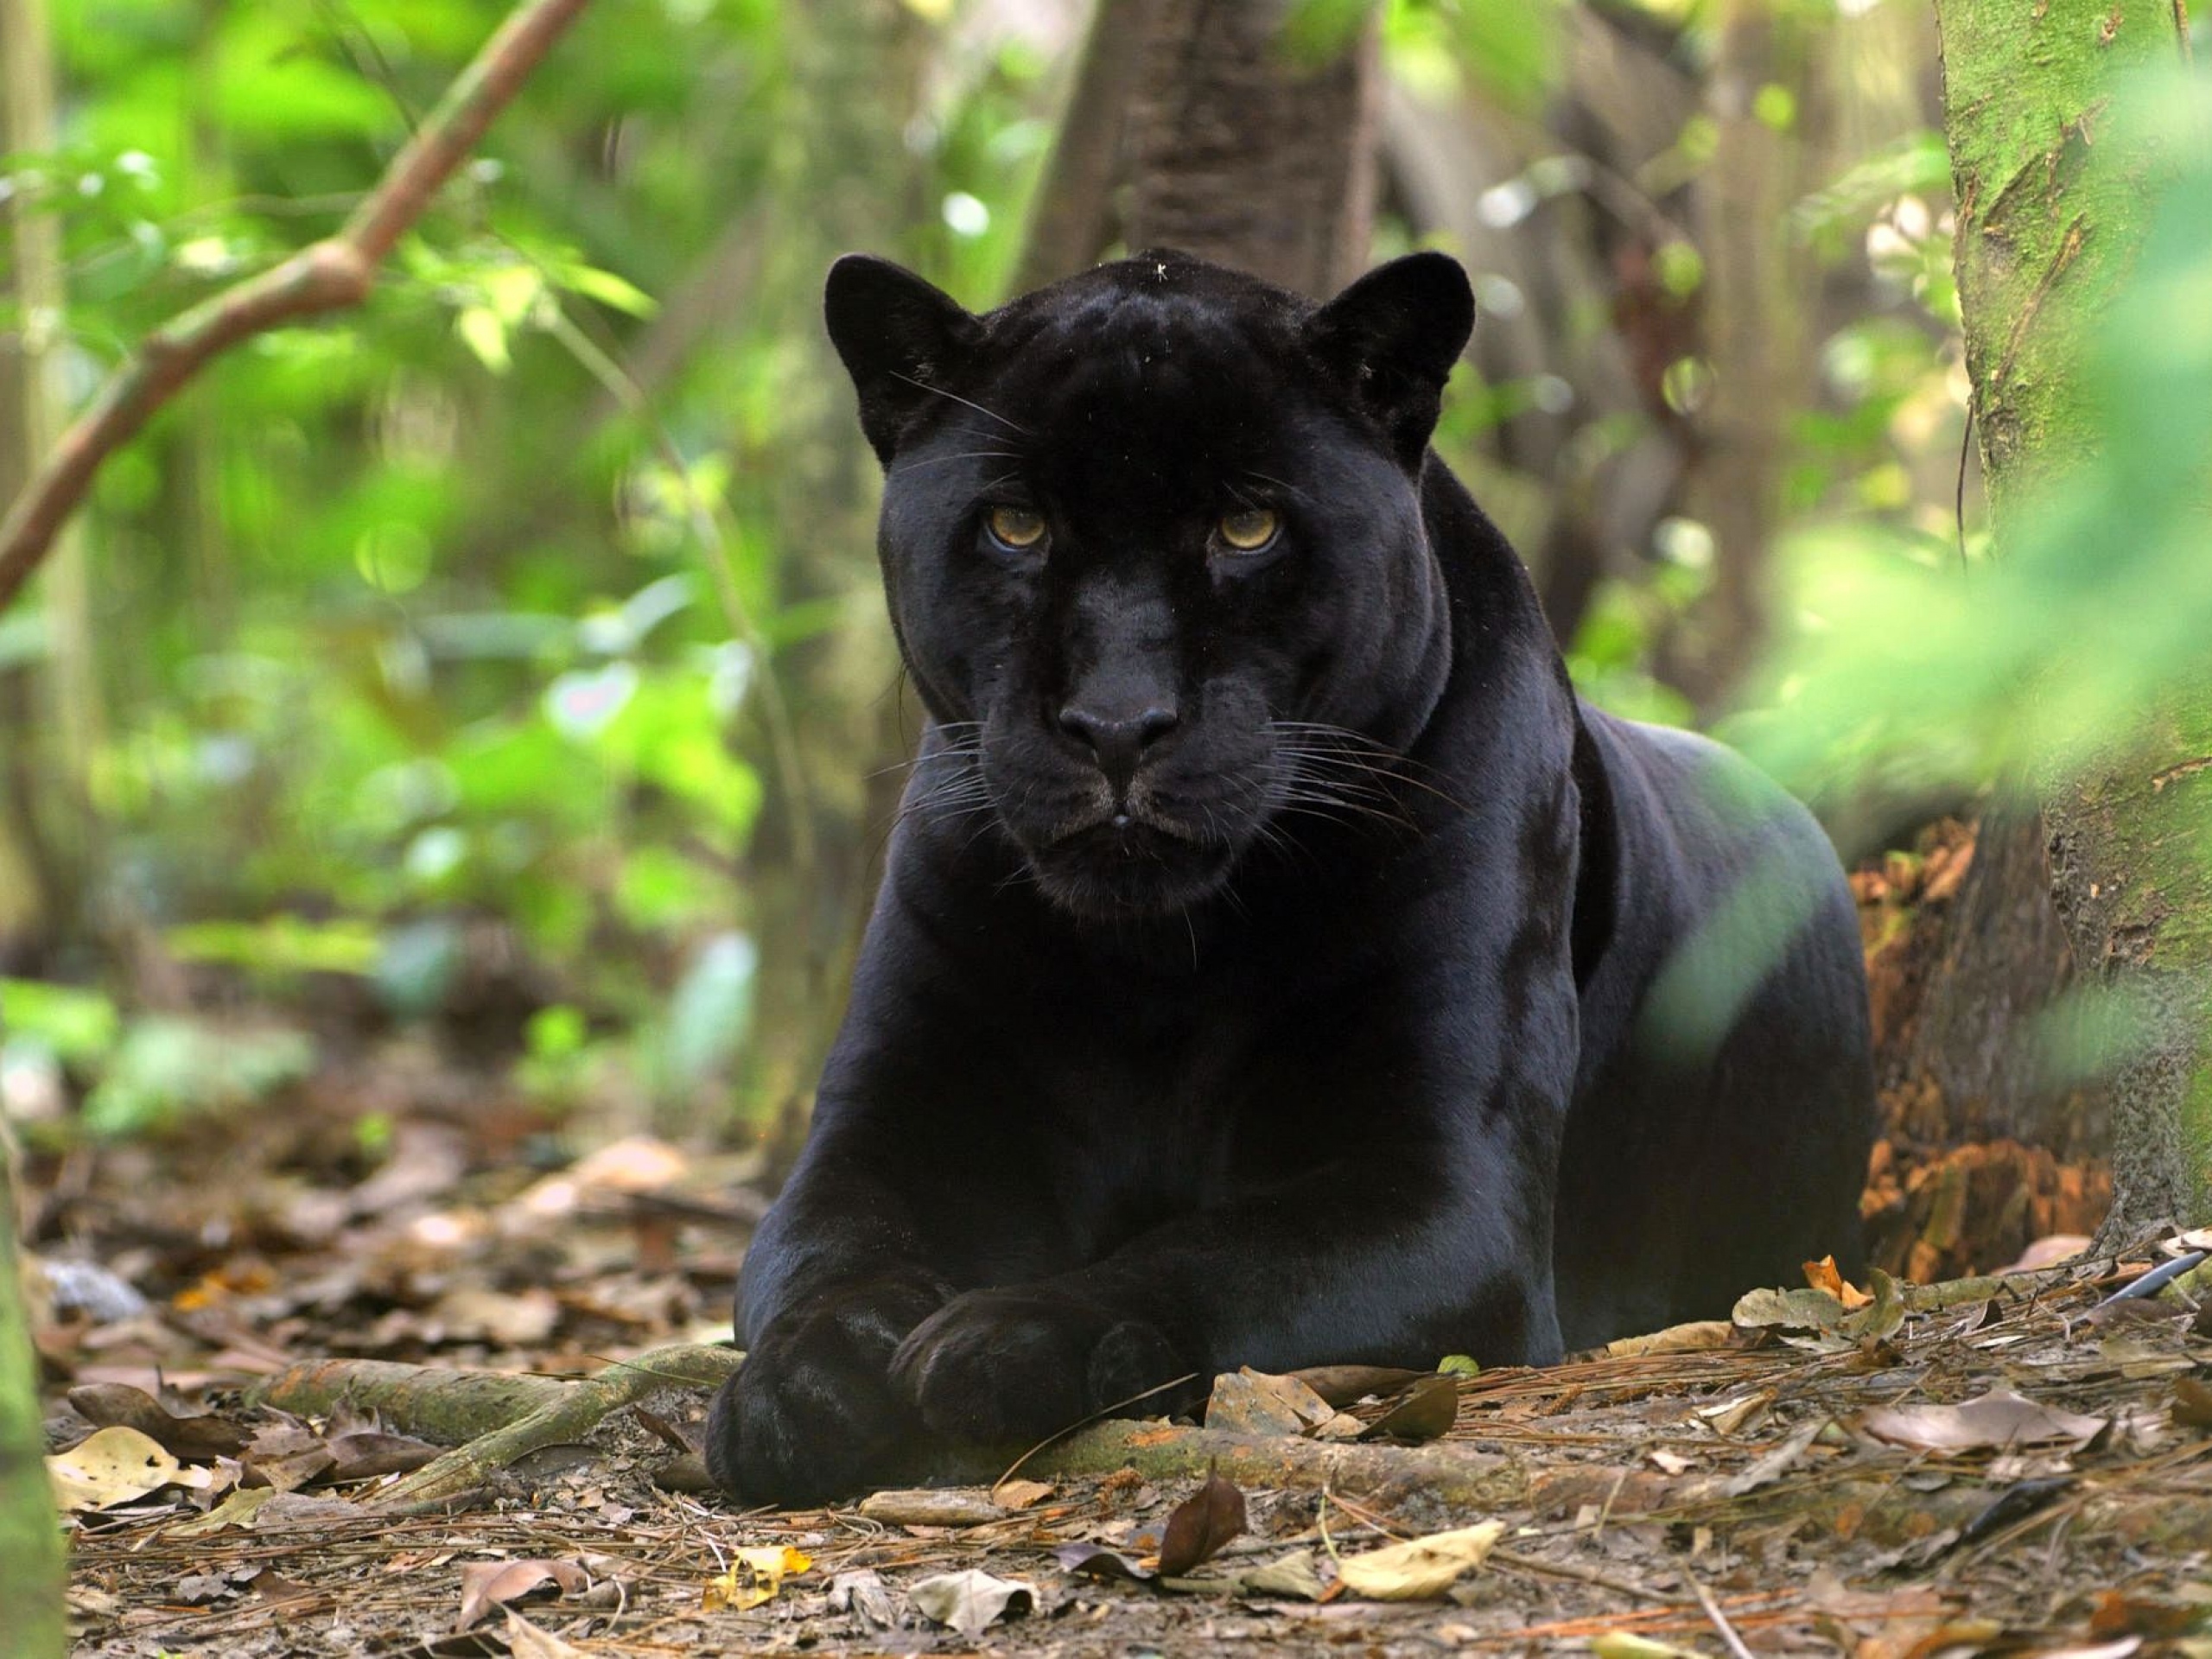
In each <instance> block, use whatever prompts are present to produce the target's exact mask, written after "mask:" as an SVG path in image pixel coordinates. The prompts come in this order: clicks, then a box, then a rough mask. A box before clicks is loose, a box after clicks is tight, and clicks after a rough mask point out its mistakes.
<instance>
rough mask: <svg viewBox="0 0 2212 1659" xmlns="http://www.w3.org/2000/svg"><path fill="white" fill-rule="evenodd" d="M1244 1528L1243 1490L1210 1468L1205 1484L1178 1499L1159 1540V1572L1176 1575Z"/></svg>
mask: <svg viewBox="0 0 2212 1659" xmlns="http://www.w3.org/2000/svg"><path fill="white" fill-rule="evenodd" d="M1243 1530H1244V1494H1243V1493H1242V1492H1240V1491H1237V1490H1236V1485H1235V1484H1234V1483H1233V1482H1230V1481H1226V1480H1224V1479H1223V1478H1221V1477H1220V1476H1219V1475H1217V1474H1214V1473H1212V1472H1211V1471H1208V1473H1207V1475H1206V1483H1205V1485H1203V1486H1201V1487H1199V1488H1198V1491H1195V1492H1193V1493H1192V1494H1191V1495H1190V1497H1186V1498H1185V1499H1184V1500H1183V1501H1182V1502H1181V1503H1178V1504H1177V1505H1176V1506H1175V1508H1174V1510H1173V1513H1171V1514H1170V1515H1169V1516H1168V1517H1167V1530H1166V1533H1165V1534H1163V1535H1161V1538H1160V1576H1161V1577H1163V1578H1169V1579H1179V1578H1181V1577H1182V1576H1183V1575H1184V1574H1185V1573H1188V1572H1189V1571H1190V1570H1191V1569H1192V1567H1196V1566H1197V1565H1198V1563H1199V1562H1200V1561H1204V1560H1211V1559H1212V1558H1213V1556H1214V1555H1215V1554H1217V1553H1218V1552H1219V1551H1220V1549H1221V1547H1222V1546H1223V1545H1224V1544H1226V1543H1227V1542H1228V1541H1230V1539H1232V1538H1234V1537H1235V1536H1236V1535H1237V1534H1238V1533H1240V1532H1242V1531H1243Z"/></svg>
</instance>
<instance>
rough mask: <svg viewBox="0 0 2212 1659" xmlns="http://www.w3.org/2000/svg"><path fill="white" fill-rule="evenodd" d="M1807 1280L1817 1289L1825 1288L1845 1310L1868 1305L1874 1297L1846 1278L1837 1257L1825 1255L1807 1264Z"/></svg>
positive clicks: (1848, 1310)
mask: <svg viewBox="0 0 2212 1659" xmlns="http://www.w3.org/2000/svg"><path fill="white" fill-rule="evenodd" d="M1805 1282H1806V1284H1808V1286H1810V1287H1812V1288H1813V1289H1815V1290H1824V1291H1826V1292H1827V1294H1829V1295H1831V1296H1833V1297H1834V1298H1835V1299H1836V1300H1837V1301H1839V1302H1840V1303H1842V1304H1843V1307H1844V1311H1845V1312H1846V1313H1849V1312H1850V1311H1851V1310H1853V1308H1860V1307H1864V1306H1866V1305H1867V1304H1868V1303H1869V1302H1871V1301H1872V1300H1874V1299H1873V1298H1872V1296H1869V1295H1868V1294H1866V1292H1865V1291H1863V1290H1861V1289H1859V1287H1857V1286H1856V1285H1854V1284H1852V1283H1851V1282H1850V1281H1848V1280H1847V1279H1845V1277H1844V1276H1843V1274H1841V1273H1840V1271H1838V1269H1837V1268H1836V1265H1835V1257H1834V1256H1832V1255H1824V1256H1822V1257H1821V1259H1820V1260H1819V1261H1817V1262H1807V1263H1806V1264H1805Z"/></svg>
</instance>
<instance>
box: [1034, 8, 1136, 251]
mask: <svg viewBox="0 0 2212 1659" xmlns="http://www.w3.org/2000/svg"><path fill="white" fill-rule="evenodd" d="M1153 10H1154V0H1097V5H1096V9H1095V10H1093V11H1092V13H1091V16H1090V29H1089V31H1088V32H1087V33H1086V34H1085V35H1084V41H1083V57H1082V60H1081V61H1080V62H1079V63H1078V64H1077V68H1076V75H1075V85H1074V86H1073V87H1072V88H1071V90H1070V92H1069V93H1068V103H1067V109H1066V111H1065V112H1064V113H1063V114H1062V115H1061V117H1060V129H1059V132H1058V135H1057V136H1056V137H1054V139H1053V140H1052V156H1051V158H1050V159H1049V160H1048V161H1047V162H1046V163H1045V176H1044V177H1043V178H1042V179H1040V180H1039V181H1038V184H1037V196H1036V200H1035V202H1034V203H1033V205H1032V207H1030V210H1029V228H1028V232H1027V235H1026V236H1025V237H1024V238H1023V241H1022V248H1021V266H1020V270H1018V271H1016V272H1015V274H1014V292H1016V293H1017V294H1023V293H1027V292H1028V291H1029V289H1033V288H1041V287H1043V286H1044V285H1045V284H1046V283H1052V282H1058V280H1059V279H1060V278H1061V277H1067V276H1071V275H1073V274H1074V273H1075V272H1077V271H1078V270H1083V269H1084V267H1085V266H1087V265H1089V264H1091V263H1092V262H1093V261H1095V260H1096V258H1097V257H1098V256H1099V255H1100V254H1101V253H1103V252H1104V251H1105V250H1106V245H1107V244H1108V243H1109V242H1111V241H1112V240H1113V224H1114V188H1115V186H1116V184H1117V183H1119V182H1120V181H1121V180H1122V176H1123V175H1124V174H1125V172H1126V170H1127V169H1126V167H1125V165H1124V158H1125V156H1126V155H1127V153H1128V124H1129V122H1128V107H1129V101H1130V98H1131V95H1132V94H1133V93H1135V91H1136V86H1137V76H1138V75H1139V73H1141V71H1142V69H1143V67H1144V58H1145V38H1146V32H1147V29H1149V27H1150V24H1151V17H1152V12H1153Z"/></svg>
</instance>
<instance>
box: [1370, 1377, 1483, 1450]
mask: <svg viewBox="0 0 2212 1659" xmlns="http://www.w3.org/2000/svg"><path fill="white" fill-rule="evenodd" d="M1458 1419H1459V1385H1458V1384H1457V1383H1454V1382H1453V1381H1452V1379H1451V1378H1450V1377H1448V1376H1425V1377H1423V1378H1421V1381H1420V1382H1418V1383H1414V1385H1413V1387H1412V1388H1410V1389H1408V1390H1407V1391H1406V1396H1405V1398H1404V1399H1402V1400H1401V1401H1399V1402H1397V1403H1396V1404H1395V1405H1394V1406H1392V1407H1391V1408H1390V1409H1389V1410H1388V1411H1386V1412H1384V1413H1383V1414H1382V1415H1381V1416H1380V1417H1377V1418H1376V1420H1375V1421H1373V1422H1372V1423H1370V1425H1368V1429H1367V1433H1365V1434H1363V1435H1362V1436H1361V1437H1360V1438H1361V1439H1363V1440H1374V1439H1376V1438H1378V1437H1380V1436H1382V1435H1385V1434H1387V1435H1389V1436H1390V1437H1391V1438H1392V1439H1394V1440H1436V1439H1439V1438H1440V1437H1441V1436H1443V1435H1445V1434H1447V1433H1450V1432H1451V1429H1452V1424H1453V1423H1454V1422H1455V1421H1458Z"/></svg>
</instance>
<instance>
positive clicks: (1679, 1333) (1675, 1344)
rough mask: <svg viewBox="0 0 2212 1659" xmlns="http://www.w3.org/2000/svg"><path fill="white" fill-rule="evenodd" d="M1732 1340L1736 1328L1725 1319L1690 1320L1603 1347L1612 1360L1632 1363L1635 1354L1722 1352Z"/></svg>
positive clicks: (1624, 1338) (1625, 1338) (1619, 1340)
mask: <svg viewBox="0 0 2212 1659" xmlns="http://www.w3.org/2000/svg"><path fill="white" fill-rule="evenodd" d="M1735 1339H1736V1327H1735V1326H1734V1325H1732V1324H1731V1323H1730V1322H1729V1321H1728V1320H1726V1319H1692V1320H1691V1321H1690V1322H1689V1323H1688V1324H1687V1325H1669V1326H1668V1327H1667V1328H1666V1329H1665V1330H1664V1331H1654V1332H1652V1333H1651V1334H1650V1335H1649V1336H1648V1337H1622V1338H1618V1340H1617V1341H1613V1342H1609V1343H1607V1344H1605V1354H1606V1357H1608V1358H1612V1359H1632V1358H1634V1357H1637V1355H1639V1354H1701V1353H1707V1352H1709V1351H1713V1350H1714V1349H1718V1348H1726V1347H1728V1346H1729V1345H1730V1344H1732V1343H1733V1342H1734V1341H1735Z"/></svg>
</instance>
